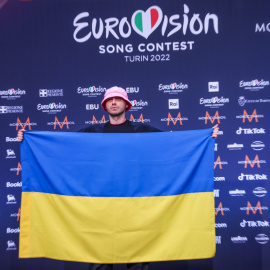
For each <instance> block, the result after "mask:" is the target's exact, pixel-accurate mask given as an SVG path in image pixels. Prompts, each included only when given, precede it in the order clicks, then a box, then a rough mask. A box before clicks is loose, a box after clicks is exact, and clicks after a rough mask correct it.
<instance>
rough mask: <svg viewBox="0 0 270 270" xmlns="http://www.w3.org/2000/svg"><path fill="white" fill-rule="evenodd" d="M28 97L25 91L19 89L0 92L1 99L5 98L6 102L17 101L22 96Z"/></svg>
mask: <svg viewBox="0 0 270 270" xmlns="http://www.w3.org/2000/svg"><path fill="white" fill-rule="evenodd" d="M23 95H26V91H25V90H21V89H20V88H18V89H14V88H11V89H8V90H0V97H1V98H4V99H6V100H15V99H17V98H20V97H21V96H23Z"/></svg>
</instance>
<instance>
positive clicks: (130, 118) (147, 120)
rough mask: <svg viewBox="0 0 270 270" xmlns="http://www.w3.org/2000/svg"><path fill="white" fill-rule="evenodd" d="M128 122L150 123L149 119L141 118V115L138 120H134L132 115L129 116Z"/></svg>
mask: <svg viewBox="0 0 270 270" xmlns="http://www.w3.org/2000/svg"><path fill="white" fill-rule="evenodd" d="M129 120H130V121H133V122H141V123H145V122H150V119H145V118H143V114H142V113H141V115H140V117H139V118H134V116H133V115H132V114H130V117H129Z"/></svg>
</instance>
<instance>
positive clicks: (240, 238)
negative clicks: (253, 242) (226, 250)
mask: <svg viewBox="0 0 270 270" xmlns="http://www.w3.org/2000/svg"><path fill="white" fill-rule="evenodd" d="M231 240H232V242H233V243H234V244H244V243H246V242H247V241H248V239H247V237H246V236H235V237H231Z"/></svg>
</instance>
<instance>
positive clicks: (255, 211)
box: [240, 201, 268, 215]
mask: <svg viewBox="0 0 270 270" xmlns="http://www.w3.org/2000/svg"><path fill="white" fill-rule="evenodd" d="M240 210H244V211H247V212H246V214H247V215H249V211H252V213H253V214H254V215H256V213H257V211H258V210H259V213H260V214H261V215H262V214H263V212H262V210H268V207H267V206H261V202H260V201H258V202H257V204H256V206H255V207H253V206H252V205H251V203H250V202H249V201H248V202H247V207H240Z"/></svg>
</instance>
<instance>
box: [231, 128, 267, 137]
mask: <svg viewBox="0 0 270 270" xmlns="http://www.w3.org/2000/svg"><path fill="white" fill-rule="evenodd" d="M242 133H243V134H245V135H246V134H248V135H252V134H265V129H264V128H241V127H239V129H238V130H236V134H237V135H241V134H242Z"/></svg>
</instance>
